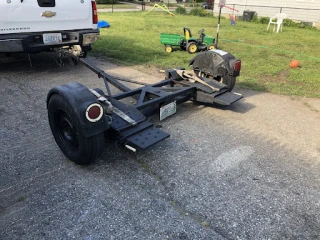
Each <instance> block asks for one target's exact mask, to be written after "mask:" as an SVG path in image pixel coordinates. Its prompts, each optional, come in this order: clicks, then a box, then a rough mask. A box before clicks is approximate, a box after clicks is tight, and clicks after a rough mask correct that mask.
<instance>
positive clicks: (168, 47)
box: [164, 45, 172, 53]
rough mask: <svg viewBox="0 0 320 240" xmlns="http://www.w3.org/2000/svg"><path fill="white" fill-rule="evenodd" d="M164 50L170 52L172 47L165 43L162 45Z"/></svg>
mask: <svg viewBox="0 0 320 240" xmlns="http://www.w3.org/2000/svg"><path fill="white" fill-rule="evenodd" d="M164 50H165V51H166V52H167V53H171V52H172V47H171V46H170V45H166V46H165V47H164Z"/></svg>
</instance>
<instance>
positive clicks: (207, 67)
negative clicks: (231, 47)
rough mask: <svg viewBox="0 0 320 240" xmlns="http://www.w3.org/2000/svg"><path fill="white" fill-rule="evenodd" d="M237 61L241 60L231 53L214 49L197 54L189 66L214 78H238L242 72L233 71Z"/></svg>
mask: <svg viewBox="0 0 320 240" xmlns="http://www.w3.org/2000/svg"><path fill="white" fill-rule="evenodd" d="M237 61H240V60H239V59H237V58H235V57H234V56H233V55H232V54H231V53H229V52H225V51H222V50H219V49H213V50H210V51H206V52H203V53H199V54H197V56H195V57H194V58H192V59H191V60H190V63H189V65H190V66H192V67H193V69H199V70H200V71H202V72H204V73H206V74H209V75H212V76H213V77H217V76H221V77H224V76H225V75H227V74H228V75H230V76H233V77H238V76H239V75H240V72H237V71H234V70H233V66H234V64H235V63H236V62H237Z"/></svg>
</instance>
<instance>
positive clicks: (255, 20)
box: [251, 13, 259, 22]
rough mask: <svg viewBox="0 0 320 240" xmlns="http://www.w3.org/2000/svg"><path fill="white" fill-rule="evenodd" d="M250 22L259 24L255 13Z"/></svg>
mask: <svg viewBox="0 0 320 240" xmlns="http://www.w3.org/2000/svg"><path fill="white" fill-rule="evenodd" d="M251 21H252V22H259V20H258V14H257V13H255V14H253V16H252V19H251Z"/></svg>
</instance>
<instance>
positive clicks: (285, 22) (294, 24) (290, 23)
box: [282, 18, 298, 27]
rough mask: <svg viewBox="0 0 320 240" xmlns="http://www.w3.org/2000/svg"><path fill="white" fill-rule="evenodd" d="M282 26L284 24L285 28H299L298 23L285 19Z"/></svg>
mask: <svg viewBox="0 0 320 240" xmlns="http://www.w3.org/2000/svg"><path fill="white" fill-rule="evenodd" d="M282 24H283V26H286V27H297V26H298V23H296V22H294V21H292V20H291V19H289V18H285V19H284V20H283V22H282Z"/></svg>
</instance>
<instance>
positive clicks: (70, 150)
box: [47, 49, 242, 164]
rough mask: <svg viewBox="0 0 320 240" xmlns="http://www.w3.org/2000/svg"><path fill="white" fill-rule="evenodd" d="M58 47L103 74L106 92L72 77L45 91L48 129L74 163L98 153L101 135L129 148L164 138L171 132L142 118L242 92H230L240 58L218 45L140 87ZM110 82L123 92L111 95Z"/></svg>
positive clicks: (232, 99)
mask: <svg viewBox="0 0 320 240" xmlns="http://www.w3.org/2000/svg"><path fill="white" fill-rule="evenodd" d="M58 51H59V53H60V54H62V55H68V56H70V57H72V58H73V59H74V60H76V61H79V62H81V63H83V64H84V65H85V66H87V67H88V68H89V69H91V70H92V71H93V72H95V73H96V74H97V75H98V77H99V78H103V80H104V83H105V86H106V90H107V94H105V93H104V92H103V91H102V90H101V89H88V88H87V87H85V86H84V85H82V84H80V83H77V82H73V83H69V84H65V85H61V86H57V87H54V88H53V89H51V90H50V91H49V93H48V97H47V108H48V117H49V123H50V127H51V130H52V134H53V136H54V138H55V140H56V142H57V144H58V146H59V147H60V149H61V150H62V152H63V153H64V154H65V155H66V156H67V157H68V158H69V159H70V160H72V161H74V162H75V163H77V164H88V163H90V162H92V161H94V160H95V159H96V158H98V157H99V155H100V154H101V153H102V150H103V146H104V138H105V136H106V137H108V138H111V139H113V140H114V141H117V142H118V143H120V144H123V145H124V146H125V147H126V148H128V149H130V150H132V151H134V152H135V151H137V150H143V149H146V148H148V147H150V146H152V145H154V144H156V143H158V142H160V141H162V140H164V139H166V138H168V137H169V136H170V135H169V134H168V133H165V132H164V131H162V130H160V129H159V128H156V127H155V126H153V124H152V123H150V122H148V121H147V117H149V116H152V115H153V114H155V113H159V115H160V120H163V119H165V118H167V117H169V116H170V115H172V114H174V113H175V112H176V107H177V104H180V103H183V102H186V101H189V100H192V101H196V102H200V103H206V104H214V103H218V104H222V105H230V104H232V103H234V102H236V101H238V100H240V99H241V98H242V95H241V94H238V93H234V92H231V90H232V88H233V86H234V82H235V78H236V77H237V76H239V74H240V68H241V62H240V61H239V60H238V59H236V58H235V57H234V56H232V55H231V54H230V53H227V52H223V51H220V50H213V51H208V52H205V54H203V53H200V54H198V55H197V56H196V57H195V58H193V59H192V60H191V62H190V64H191V65H192V67H193V70H192V71H188V70H184V69H170V70H167V71H166V79H165V80H163V81H160V82H158V83H154V84H150V85H145V84H143V83H141V85H145V86H143V87H140V88H137V89H129V88H128V87H127V86H125V85H123V84H122V83H120V82H119V80H117V79H115V78H114V77H112V76H110V75H108V74H107V73H105V72H104V71H102V70H101V69H99V68H97V67H96V66H94V65H93V64H91V63H89V62H88V61H86V60H84V59H81V58H78V57H76V56H74V55H73V54H72V53H70V52H68V51H67V50H63V49H62V50H61V49H60V50H58ZM209 61H210V62H209ZM199 62H200V63H201V64H199ZM208 66H209V68H208ZM129 82H130V80H129ZM135 83H137V82H136V81H135ZM109 84H112V85H113V86H115V87H116V88H118V89H120V90H121V91H122V93H120V94H116V95H112V93H111V89H110V87H109ZM126 98H131V99H134V100H135V103H134V104H132V105H128V104H126V103H124V102H122V100H124V99H126Z"/></svg>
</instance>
